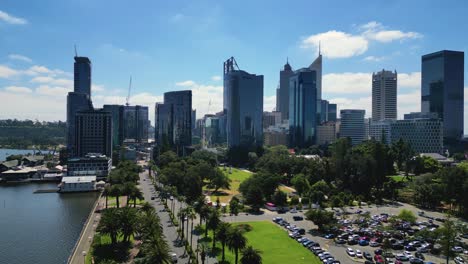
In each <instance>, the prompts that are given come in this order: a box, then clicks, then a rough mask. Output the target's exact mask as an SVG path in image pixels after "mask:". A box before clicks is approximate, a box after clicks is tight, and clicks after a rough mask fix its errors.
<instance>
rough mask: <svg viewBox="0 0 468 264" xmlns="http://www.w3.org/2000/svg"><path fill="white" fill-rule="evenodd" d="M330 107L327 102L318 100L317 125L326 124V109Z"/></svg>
mask: <svg viewBox="0 0 468 264" xmlns="http://www.w3.org/2000/svg"><path fill="white" fill-rule="evenodd" d="M329 106H330V104H329V102H328V101H327V100H320V120H319V124H322V123H325V122H328V107H329Z"/></svg>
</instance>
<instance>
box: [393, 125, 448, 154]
mask: <svg viewBox="0 0 468 264" xmlns="http://www.w3.org/2000/svg"><path fill="white" fill-rule="evenodd" d="M391 138H392V142H397V141H398V140H399V139H400V138H401V139H403V140H404V141H405V142H407V143H408V144H409V145H411V148H412V149H413V150H414V151H415V152H416V153H443V123H442V121H441V120H440V119H439V118H437V119H434V118H417V119H405V120H398V121H396V122H393V123H392V124H391Z"/></svg>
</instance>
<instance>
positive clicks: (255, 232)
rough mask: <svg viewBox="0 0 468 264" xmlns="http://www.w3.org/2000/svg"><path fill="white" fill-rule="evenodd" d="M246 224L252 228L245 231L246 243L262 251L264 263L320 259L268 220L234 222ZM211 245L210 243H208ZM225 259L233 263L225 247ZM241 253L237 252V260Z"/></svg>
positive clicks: (218, 244)
mask: <svg viewBox="0 0 468 264" xmlns="http://www.w3.org/2000/svg"><path fill="white" fill-rule="evenodd" d="M241 224H248V225H250V226H251V227H252V230H251V231H249V232H247V233H245V237H246V238H247V244H248V245H250V246H252V247H254V248H255V249H258V250H260V251H261V252H262V254H261V255H262V260H263V263H264V264H275V263H299V264H300V263H309V264H319V263H321V262H320V260H319V259H318V258H317V257H316V256H315V255H314V254H313V253H312V252H310V251H309V250H307V249H306V248H304V247H303V246H302V245H300V244H299V243H297V242H296V241H295V240H294V239H291V238H289V236H288V234H287V233H286V232H285V231H284V230H282V229H281V228H280V227H278V226H276V225H274V224H273V223H271V222H269V221H261V222H244V223H236V224H234V225H235V226H237V225H241ZM208 244H209V245H211V243H208ZM216 247H217V250H216V253H217V258H218V260H221V254H222V253H221V244H220V243H219V242H218V243H217V246H216ZM225 255H226V260H227V261H228V262H229V263H234V259H235V256H234V253H233V252H231V251H229V250H228V249H227V248H226V251H225ZM240 258H241V254H240V253H239V261H240Z"/></svg>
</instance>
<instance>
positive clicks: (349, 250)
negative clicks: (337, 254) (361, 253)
mask: <svg viewBox="0 0 468 264" xmlns="http://www.w3.org/2000/svg"><path fill="white" fill-rule="evenodd" d="M346 253H348V255H349V256H351V257H355V256H356V253H354V250H353V249H352V248H347V249H346Z"/></svg>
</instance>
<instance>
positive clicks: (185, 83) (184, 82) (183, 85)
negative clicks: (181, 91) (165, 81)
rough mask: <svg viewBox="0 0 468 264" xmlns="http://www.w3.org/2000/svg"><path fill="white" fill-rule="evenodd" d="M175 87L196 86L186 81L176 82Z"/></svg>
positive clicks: (190, 81)
mask: <svg viewBox="0 0 468 264" xmlns="http://www.w3.org/2000/svg"><path fill="white" fill-rule="evenodd" d="M176 85H177V86H182V87H191V86H196V85H197V84H196V83H195V82H194V81H192V80H188V81H183V82H177V83H176Z"/></svg>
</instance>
